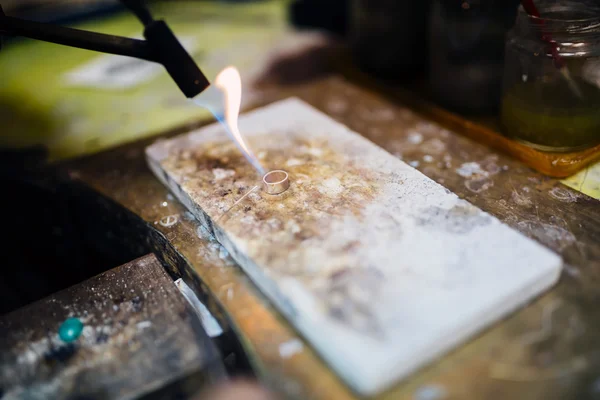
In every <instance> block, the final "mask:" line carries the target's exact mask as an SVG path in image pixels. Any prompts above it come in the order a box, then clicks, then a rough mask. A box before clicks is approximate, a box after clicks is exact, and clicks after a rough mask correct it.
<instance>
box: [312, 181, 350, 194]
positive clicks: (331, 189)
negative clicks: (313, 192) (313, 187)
mask: <svg viewBox="0 0 600 400" xmlns="http://www.w3.org/2000/svg"><path fill="white" fill-rule="evenodd" d="M318 190H319V192H321V193H322V194H324V195H328V196H337V195H339V194H340V193H342V192H343V191H344V186H342V183H341V182H340V180H339V179H338V178H329V179H325V180H324V181H323V183H321V185H320V186H319V187H318Z"/></svg>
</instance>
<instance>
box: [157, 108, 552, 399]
mask: <svg viewBox="0 0 600 400" xmlns="http://www.w3.org/2000/svg"><path fill="white" fill-rule="evenodd" d="M240 123H241V127H242V131H243V132H245V134H246V135H248V138H249V141H250V143H251V144H252V145H253V147H254V149H255V151H256V152H257V154H260V157H261V158H262V159H263V162H264V163H265V164H266V166H267V168H268V169H272V168H285V169H287V170H288V171H289V172H290V175H291V177H292V182H293V186H292V188H291V189H290V190H289V191H288V192H286V193H284V194H283V195H281V196H270V195H267V194H264V193H262V192H261V191H260V190H254V189H253V188H254V187H255V185H256V184H257V182H258V179H260V177H257V176H256V173H255V171H254V170H253V169H252V168H251V167H250V166H249V164H247V163H246V162H245V161H244V159H243V157H242V156H241V155H240V154H239V153H238V152H237V151H236V150H235V147H234V145H233V143H230V142H229V140H228V139H227V137H226V136H225V134H224V132H223V131H222V130H221V128H220V126H218V125H213V126H210V127H208V128H205V129H201V130H200V131H197V132H192V133H190V134H188V135H184V136H181V137H177V138H175V139H172V140H168V141H160V142H158V143H156V144H155V145H152V146H150V147H149V148H148V149H147V156H148V161H149V164H150V167H151V168H152V169H153V171H154V172H155V174H156V176H158V177H159V178H160V179H161V180H163V181H164V183H165V184H167V185H168V186H169V187H170V188H171V190H172V191H173V192H174V194H175V195H176V196H177V197H178V198H179V199H180V200H181V201H182V202H183V203H184V204H185V205H186V206H187V207H188V209H189V210H191V211H192V212H193V213H194V214H195V215H196V216H197V217H198V218H199V219H200V220H201V222H202V223H203V224H204V225H205V226H206V227H207V229H209V231H210V232H211V233H213V234H214V236H215V237H216V238H217V239H218V240H219V241H220V242H221V243H222V244H223V245H224V246H225V248H227V250H229V252H230V253H231V254H232V256H233V258H234V259H235V260H236V261H237V262H238V263H239V264H240V266H241V267H242V268H243V269H244V270H245V271H246V273H248V274H249V275H250V277H251V278H252V279H253V280H254V281H255V283H256V284H257V285H258V286H259V287H260V288H261V290H262V291H263V292H265V293H266V294H267V296H269V297H270V298H271V300H272V301H274V303H275V304H276V305H277V306H278V308H279V309H280V310H281V312H282V313H283V314H284V315H285V316H286V317H287V318H288V319H289V320H290V321H291V322H292V324H293V325H295V326H296V327H297V328H298V329H299V330H300V331H301V332H302V334H303V335H304V336H305V337H306V338H307V339H308V340H309V341H310V342H311V344H312V345H313V346H314V347H315V348H316V349H317V351H319V352H320V353H321V355H322V356H323V357H324V358H325V359H326V361H327V362H328V363H329V364H330V365H331V366H332V367H333V368H334V369H335V370H336V371H337V372H338V374H339V375H340V376H341V377H342V378H343V379H344V380H345V381H346V383H347V384H349V385H350V386H352V387H353V389H354V390H356V391H357V392H358V393H360V394H363V395H365V394H366V395H372V394H376V393H379V392H380V391H381V390H383V389H385V388H388V387H389V386H390V385H391V384H392V383H394V382H395V381H396V380H397V379H398V378H401V377H405V376H407V375H408V374H410V373H412V372H413V371H415V370H416V369H417V368H419V367H422V366H423V365H424V364H425V363H427V362H429V361H431V360H432V359H433V358H435V357H437V356H439V355H440V354H442V353H444V352H446V351H447V350H449V349H450V348H452V347H453V346H455V345H456V344H457V343H459V342H462V341H464V340H465V339H466V338H468V337H470V336H472V335H473V334H474V333H475V332H478V331H479V330H481V329H482V328H484V327H486V326H488V325H489V324H490V323H492V322H493V321H495V320H496V319H498V318H500V317H501V316H504V315H506V314H507V313H508V312H510V311H512V310H514V309H515V308H517V307H519V306H520V305H522V304H523V303H525V302H526V301H528V300H530V299H531V298H532V297H534V296H536V295H538V294H539V293H540V292H541V291H543V290H545V289H547V288H548V287H549V286H551V285H553V284H554V283H555V282H556V280H557V279H558V276H559V273H560V266H561V260H560V258H559V257H557V256H556V255H555V254H553V253H551V252H550V251H548V250H547V249H544V248H543V247H541V246H540V245H538V244H537V243H535V242H534V241H532V240H530V239H528V238H526V237H525V236H523V235H521V234H519V233H518V232H516V231H513V230H512V229H510V228H508V227H507V226H506V225H503V224H501V223H500V222H499V221H498V220H497V219H495V218H493V217H492V216H490V215H488V214H486V213H484V212H482V211H481V210H478V209H477V208H475V207H474V206H472V205H470V204H469V203H467V202H466V201H463V200H460V199H459V198H458V197H457V196H456V195H454V194H452V193H450V192H449V191H448V190H446V189H445V188H443V187H442V186H440V185H439V184H436V183H435V182H433V181H432V180H430V179H429V178H427V177H425V176H424V175H423V174H421V173H419V172H418V171H416V170H415V169H413V168H411V167H410V166H408V165H407V164H405V163H404V162H402V161H400V160H398V159H397V158H396V157H393V156H392V155H390V154H389V153H387V152H385V151H383V150H382V149H381V148H379V147H377V146H375V145H374V144H372V143H371V142H369V141H368V140H365V139H364V138H362V137H361V136H360V135H358V134H355V133H353V132H350V131H349V130H348V129H347V128H346V127H344V126H342V125H340V124H338V123H336V122H335V121H333V120H331V119H330V118H328V117H327V116H325V115H324V114H322V113H320V112H318V111H316V110H315V109H313V108H311V107H309V106H308V105H306V104H305V103H303V102H301V101H299V100H297V99H288V100H286V101H282V102H280V103H276V104H273V105H270V106H268V107H265V108H263V109H260V110H257V111H254V112H252V113H250V114H247V115H245V116H244V117H243V118H242V119H241V121H240ZM249 192H251V193H250V194H248V193H249ZM246 194H248V195H247V196H245V195H246ZM241 198H243V201H240V202H238V200H240V199H241ZM473 299H477V301H473Z"/></svg>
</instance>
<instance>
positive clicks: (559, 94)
mask: <svg viewBox="0 0 600 400" xmlns="http://www.w3.org/2000/svg"><path fill="white" fill-rule="evenodd" d="M573 80H574V81H575V84H576V85H577V86H578V88H579V90H580V91H581V94H582V96H581V97H578V96H577V95H576V94H575V93H574V92H573V90H572V89H571V87H570V86H569V84H568V83H567V82H566V80H556V81H553V82H543V81H534V82H522V83H518V84H515V85H514V86H513V87H512V88H510V89H509V90H508V91H507V92H506V93H505V94H504V97H503V99H502V111H501V117H502V123H503V125H504V128H505V131H506V132H505V133H506V135H507V136H510V137H512V138H514V139H516V140H519V141H521V142H524V143H526V144H528V145H530V146H531V147H534V148H537V149H539V150H544V151H554V152H564V151H576V150H582V149H585V148H588V147H592V146H595V145H596V144H599V143H600V88H598V87H597V86H595V85H593V84H591V83H589V82H587V81H585V80H583V79H580V78H573Z"/></svg>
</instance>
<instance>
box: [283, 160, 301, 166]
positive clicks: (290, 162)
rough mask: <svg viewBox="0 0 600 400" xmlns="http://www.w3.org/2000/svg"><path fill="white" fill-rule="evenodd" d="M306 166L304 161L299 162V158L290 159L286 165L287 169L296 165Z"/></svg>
mask: <svg viewBox="0 0 600 400" xmlns="http://www.w3.org/2000/svg"><path fill="white" fill-rule="evenodd" d="M302 164H304V162H303V161H302V160H298V159H297V158H290V159H289V160H287V162H286V163H285V165H286V166H287V167H294V166H296V165H302Z"/></svg>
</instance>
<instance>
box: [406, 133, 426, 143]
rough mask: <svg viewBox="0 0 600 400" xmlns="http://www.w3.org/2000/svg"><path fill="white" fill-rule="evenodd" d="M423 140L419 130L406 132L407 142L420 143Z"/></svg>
mask: <svg viewBox="0 0 600 400" xmlns="http://www.w3.org/2000/svg"><path fill="white" fill-rule="evenodd" d="M421 142H423V135H422V134H421V133H419V132H411V133H409V134H408V143H410V144H420V143H421Z"/></svg>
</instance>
